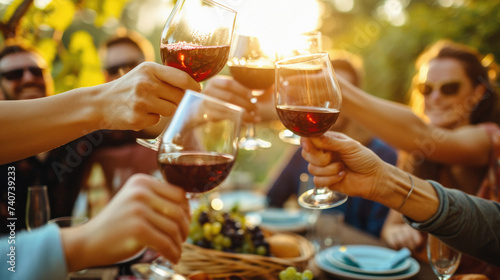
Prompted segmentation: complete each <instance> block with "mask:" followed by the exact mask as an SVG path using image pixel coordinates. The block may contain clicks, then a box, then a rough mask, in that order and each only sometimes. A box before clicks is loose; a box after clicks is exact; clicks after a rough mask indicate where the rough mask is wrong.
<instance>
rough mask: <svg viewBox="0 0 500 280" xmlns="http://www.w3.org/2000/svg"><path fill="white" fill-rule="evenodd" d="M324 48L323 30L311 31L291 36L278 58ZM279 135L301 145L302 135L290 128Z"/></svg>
mask: <svg viewBox="0 0 500 280" xmlns="http://www.w3.org/2000/svg"><path fill="white" fill-rule="evenodd" d="M322 50H323V49H322V44H321V32H319V31H309V32H304V33H301V34H299V35H297V36H291V37H290V38H289V41H288V42H286V43H285V46H284V48H283V49H280V51H279V52H277V59H278V60H282V59H285V58H288V57H293V56H297V55H302V54H310V53H318V52H321V51H322ZM278 136H279V138H280V139H281V140H282V141H283V142H285V143H289V144H293V145H300V136H298V135H297V134H295V133H293V132H292V131H290V130H289V129H286V128H285V129H283V130H282V131H280V132H279V134H278Z"/></svg>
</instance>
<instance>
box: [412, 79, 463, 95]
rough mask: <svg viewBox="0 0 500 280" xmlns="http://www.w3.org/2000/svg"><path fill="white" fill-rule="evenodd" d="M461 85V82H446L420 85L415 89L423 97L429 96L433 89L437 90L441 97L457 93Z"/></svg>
mask: <svg viewBox="0 0 500 280" xmlns="http://www.w3.org/2000/svg"><path fill="white" fill-rule="evenodd" d="M461 85H462V83H461V82H446V83H439V84H433V83H420V84H418V85H417V89H418V91H419V92H420V93H421V94H422V95H424V96H428V95H430V94H431V93H432V92H433V91H434V88H438V89H439V92H441V93H442V94H443V95H447V96H451V95H455V94H457V93H458V91H459V90H460V86H461Z"/></svg>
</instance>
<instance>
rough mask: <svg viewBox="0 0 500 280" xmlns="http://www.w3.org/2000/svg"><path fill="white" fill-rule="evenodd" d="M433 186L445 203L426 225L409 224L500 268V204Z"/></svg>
mask: <svg viewBox="0 0 500 280" xmlns="http://www.w3.org/2000/svg"><path fill="white" fill-rule="evenodd" d="M432 183H433V185H434V188H435V190H436V193H437V195H438V196H439V198H440V201H441V203H440V206H439V209H438V211H437V212H436V214H435V215H434V216H433V217H431V218H430V219H428V220H425V221H424V222H422V223H419V222H417V221H414V220H410V219H406V220H405V221H406V222H407V223H408V224H410V225H411V226H412V227H414V228H415V229H418V230H421V231H426V232H429V233H431V234H433V235H435V236H437V237H439V239H441V240H443V241H444V242H446V243H448V244H449V245H451V246H452V247H455V248H457V249H458V250H460V251H462V252H464V253H467V254H470V255H472V256H476V257H478V258H481V259H482V260H484V261H487V262H490V263H493V264H495V265H500V204H499V203H497V202H495V201H491V200H484V199H481V198H478V197H475V196H471V195H467V194H466V193H464V192H461V191H458V190H453V189H447V188H444V187H443V186H441V185H439V184H437V183H436V182H432ZM409 218H411V217H409Z"/></svg>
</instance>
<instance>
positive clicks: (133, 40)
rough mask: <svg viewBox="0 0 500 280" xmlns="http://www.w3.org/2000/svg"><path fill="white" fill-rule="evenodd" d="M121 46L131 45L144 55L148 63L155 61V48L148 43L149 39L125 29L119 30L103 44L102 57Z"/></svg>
mask: <svg viewBox="0 0 500 280" xmlns="http://www.w3.org/2000/svg"><path fill="white" fill-rule="evenodd" d="M120 44H129V45H132V46H134V47H135V48H137V50H139V51H140V52H141V53H142V55H143V56H144V59H145V60H146V61H154V59H155V58H154V56H155V53H154V48H153V46H152V45H151V43H150V42H149V41H148V39H146V38H145V37H143V36H142V35H140V34H139V33H137V32H134V31H132V30H125V29H120V30H118V31H117V33H116V34H115V35H114V36H112V37H111V38H109V39H108V40H106V41H105V42H104V43H103V44H102V47H101V52H102V56H103V57H104V53H105V52H106V51H107V49H108V48H110V47H112V46H115V45H120Z"/></svg>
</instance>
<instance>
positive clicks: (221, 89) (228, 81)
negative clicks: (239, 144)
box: [203, 75, 260, 122]
mask: <svg viewBox="0 0 500 280" xmlns="http://www.w3.org/2000/svg"><path fill="white" fill-rule="evenodd" d="M203 93H205V94H206V95H210V96H213V97H215V98H218V99H220V100H223V101H226V102H229V103H232V104H235V105H238V106H240V107H242V108H243V109H245V113H244V114H243V121H244V122H259V121H260V117H259V116H258V114H252V113H251V112H255V111H257V105H256V104H254V103H252V102H250V99H251V98H252V91H251V90H250V89H248V88H246V87H244V86H243V85H241V84H240V83H238V82H237V81H236V80H234V79H232V78H231V77H226V76H221V75H219V76H215V77H213V78H211V79H209V80H208V82H207V83H206V85H205V87H204V88H203Z"/></svg>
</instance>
